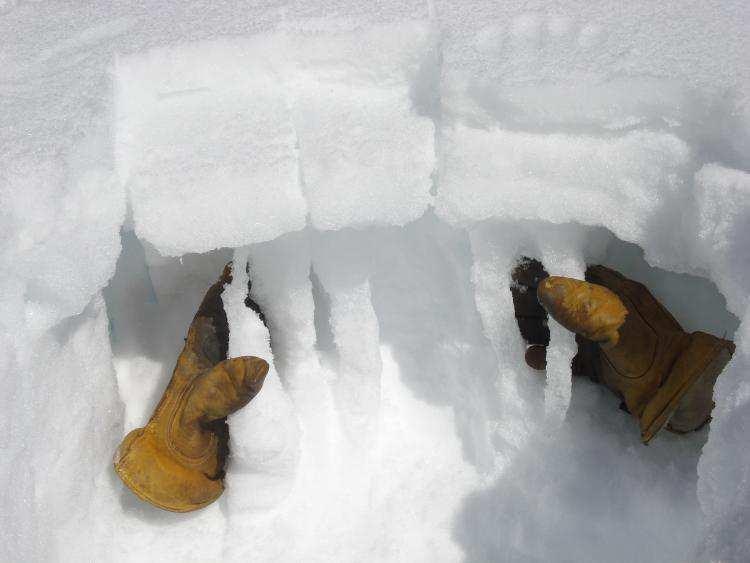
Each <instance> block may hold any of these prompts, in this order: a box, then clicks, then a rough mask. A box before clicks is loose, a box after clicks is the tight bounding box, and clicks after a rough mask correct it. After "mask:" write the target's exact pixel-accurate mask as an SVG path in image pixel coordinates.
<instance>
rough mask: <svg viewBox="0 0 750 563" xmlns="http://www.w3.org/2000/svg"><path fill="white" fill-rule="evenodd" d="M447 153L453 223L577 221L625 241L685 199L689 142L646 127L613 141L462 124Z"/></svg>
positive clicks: (445, 209) (444, 200) (445, 204)
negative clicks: (664, 208) (667, 207)
mask: <svg viewBox="0 0 750 563" xmlns="http://www.w3.org/2000/svg"><path fill="white" fill-rule="evenodd" d="M444 150H445V162H444V173H443V176H442V183H441V186H440V190H439V194H438V201H437V212H438V214H439V215H440V216H442V217H443V218H445V219H446V220H448V221H449V222H452V223H459V224H468V223H471V222H474V221H482V220H484V219H489V218H492V217H495V218H513V219H541V220H544V221H549V222H552V223H564V222H569V221H575V222H579V223H582V224H586V225H607V226H608V227H609V228H610V229H611V230H612V231H614V232H615V233H616V234H617V235H618V236H619V237H620V238H623V239H625V240H641V239H642V238H643V237H644V233H646V232H647V230H648V227H649V221H650V220H651V219H652V218H653V217H654V216H655V215H656V214H657V213H658V212H659V211H660V210H661V208H662V206H663V205H664V204H665V202H667V201H670V202H672V198H673V197H679V195H680V194H681V190H682V188H683V185H684V182H683V179H682V176H681V174H682V172H683V169H684V167H685V166H686V165H687V164H688V162H689V149H688V147H687V145H686V144H685V143H684V142H683V141H681V140H680V139H678V138H677V137H675V136H673V135H670V134H664V133H653V132H645V131H644V132H633V133H628V134H626V135H624V136H622V137H618V138H611V139H609V138H598V137H591V136H577V135H565V134H549V135H539V134H530V133H518V132H511V131H505V130H501V129H497V128H494V129H489V130H484V129H474V128H470V127H467V126H465V125H456V126H455V127H453V128H450V129H448V130H446V131H445V146H444ZM670 196H671V197H670Z"/></svg>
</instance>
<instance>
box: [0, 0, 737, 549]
mask: <svg viewBox="0 0 750 563" xmlns="http://www.w3.org/2000/svg"><path fill="white" fill-rule="evenodd" d="M749 21H750V11H749V10H748V7H747V6H746V5H745V4H743V3H741V2H708V3H706V2H693V1H690V2H672V1H669V2H663V3H661V4H660V5H659V7H658V9H656V8H655V7H654V6H653V4H652V3H649V2H630V3H621V2H614V1H610V0H607V1H605V2H599V3H589V2H583V1H575V2H572V3H565V4H564V5H563V4H562V3H559V2H557V1H556V0H548V1H542V0H531V1H524V2H521V1H518V0H512V1H510V2H504V3H502V4H500V5H498V3H497V2H494V1H491V0H471V2H447V1H444V0H430V1H428V2H411V1H410V2H398V3H397V2H389V1H385V2H378V3H374V4H373V3H371V2H360V1H354V2H342V1H339V0H320V1H316V2H309V1H306V2H301V1H297V0H282V1H279V2H268V3H262V4H257V3H256V4H255V5H253V6H249V5H248V4H244V3H219V4H214V3H211V4H210V5H209V3H206V2H202V1H200V0H191V1H189V2H171V1H167V2H158V3H156V2H146V3H138V4H134V3H124V4H123V3H120V4H117V5H101V6H100V5H95V4H91V3H86V2H78V3H69V4H66V5H65V6H62V5H57V4H56V5H54V6H52V5H46V4H44V3H22V2H15V1H11V2H4V3H3V2H0V34H2V36H3V37H4V38H6V39H5V41H4V43H3V49H1V50H0V65H1V66H2V67H3V69H4V70H3V76H2V77H0V115H2V118H0V124H1V125H2V126H0V274H1V275H0V313H1V314H0V352H2V353H0V382H2V383H1V385H2V390H3V393H2V399H0V412H2V415H0V416H1V418H0V422H2V423H3V426H4V428H5V429H6V431H5V433H4V438H3V440H2V441H1V442H0V444H1V445H2V450H3V456H2V459H1V460H0V485H1V488H0V507H1V508H2V511H1V512H0V546H2V547H1V548H0V559H2V560H4V561H6V560H7V561H49V560H60V561H80V560H87V561H89V560H90V561H143V560H154V559H158V560H161V561H220V560H225V561H240V560H247V559H253V560H258V561H358V560H361V561H461V560H466V561H550V560H555V561H618V562H619V561H665V562H667V561H675V562H676V561H693V560H695V561H737V562H741V561H746V560H748V558H750V543H748V539H747V529H748V526H750V509H749V508H748V506H750V485H748V483H750V455H749V454H747V453H745V452H746V448H745V437H746V436H747V434H748V432H750V406H749V405H748V399H749V398H750V384H749V383H748V380H747V373H748V369H749V368H750V335H749V334H748V330H750V329H748V324H750V316H749V315H750V312H749V311H748V298H747V296H748V294H750V285H749V284H748V281H747V280H748V278H749V276H748V274H749V273H750V257H749V255H748V252H747V247H748V240H749V237H750V231H749V230H748V225H750V103H749V102H750V90H749V89H748V88H749V87H750V86H749V85H750V65H748V64H747V52H748V48H749V47H750V45H748V34H747V32H746V28H747V24H748V22H749ZM521 256H533V257H536V258H538V259H540V260H542V262H543V263H544V265H545V267H546V269H547V270H548V271H549V272H550V273H553V274H557V275H572V276H577V277H581V276H582V274H583V271H584V270H585V266H586V264H588V263H592V262H594V263H603V264H606V265H609V266H611V267H615V268H617V269H618V270H620V271H621V272H623V273H624V274H625V275H628V276H630V277H633V278H635V279H638V280H640V281H642V282H644V283H646V285H648V286H649V287H650V288H651V289H652V291H653V293H654V294H655V295H656V296H657V297H658V298H659V299H660V300H661V301H662V302H663V303H665V305H667V307H668V308H669V309H670V310H671V311H672V312H673V314H674V315H675V317H676V318H677V319H678V320H679V321H680V322H681V323H682V324H683V326H684V327H685V328H686V329H687V330H706V331H708V332H711V333H713V334H716V335H719V336H722V335H726V337H727V338H733V339H734V341H735V343H736V344H737V351H736V353H735V355H734V358H733V359H732V361H731V363H730V364H729V365H728V366H727V368H726V369H725V371H724V373H723V374H722V375H721V376H720V378H719V380H718V382H717V385H716V389H715V394H714V399H715V403H716V408H715V410H714V413H713V421H712V422H711V425H710V427H709V428H706V429H703V430H701V431H700V432H697V433H695V434H692V435H689V436H676V435H671V434H668V433H663V434H661V435H660V436H659V437H658V438H657V439H655V440H654V441H653V442H652V443H651V444H650V445H649V446H648V447H645V446H642V445H641V444H640V438H639V434H638V429H637V427H636V425H635V424H634V422H633V421H632V419H631V418H630V417H629V416H628V415H627V414H626V413H624V412H622V411H620V410H619V409H618V400H617V399H616V398H615V397H614V396H612V395H611V394H610V393H609V392H608V391H607V390H606V389H604V388H602V387H600V386H597V385H595V384H593V383H592V382H589V381H583V380H572V379H571V377H570V372H569V367H568V366H569V362H570V359H571V357H572V356H573V354H574V353H575V343H574V340H573V336H572V335H571V334H570V333H568V332H566V331H564V330H563V329H562V328H561V327H559V326H558V325H556V324H555V323H553V322H551V323H550V329H551V342H550V347H549V350H548V368H547V370H546V373H545V374H540V373H538V372H534V371H533V370H531V369H530V368H528V367H527V366H526V365H525V363H524V362H523V352H524V343H523V341H522V340H521V338H520V335H519V333H518V330H517V327H516V325H515V320H514V318H513V305H512V300H511V294H510V289H509V288H510V283H511V280H510V271H511V270H512V268H513V266H514V264H515V263H516V261H517V260H518V259H519V258H520V257H521ZM230 260H233V261H234V274H235V275H234V282H233V284H232V286H231V287H230V288H228V289H227V290H226V291H225V293H224V304H225V308H226V310H227V315H228V319H229V324H230V330H231V335H230V354H231V355H239V354H255V355H259V356H261V357H264V358H265V359H267V360H268V361H269V363H270V364H271V370H270V372H269V374H268V377H267V380H266V383H265V385H264V388H263V390H262V391H261V393H260V394H259V395H258V397H257V398H256V399H255V400H254V401H253V402H251V403H250V405H248V406H247V407H246V408H245V409H243V410H242V411H240V412H238V413H237V414H235V415H233V416H232V417H231V418H230V421H229V422H230V427H231V442H230V446H231V448H232V457H231V458H230V464H229V468H228V474H227V478H226V485H227V489H226V491H225V494H224V495H223V496H222V498H221V499H220V500H219V501H218V502H217V503H215V504H213V505H211V506H209V507H207V508H205V509H203V510H201V511H199V512H196V513H192V514H183V515H178V514H171V513H166V512H162V511H159V510H157V509H155V508H153V507H151V506H149V505H146V504H144V503H142V502H140V501H139V500H138V499H137V498H135V497H134V496H133V495H132V494H131V493H130V492H129V491H128V490H127V489H126V488H125V487H124V486H123V485H122V483H121V482H120V481H119V480H118V479H117V477H116V475H115V474H114V472H113V471H112V466H111V459H112V454H113V453H114V449H115V447H116V445H117V444H118V442H119V441H120V440H121V438H122V437H123V436H124V434H125V433H126V432H128V431H129V430H130V429H132V428H136V427H138V426H141V425H143V424H144V423H145V422H146V420H147V419H148V416H149V415H150V413H151V412H152V410H153V408H154V406H155V405H156V403H157V402H158V400H159V397H160V395H161V392H162V390H163V388H164V386H165V385H166V383H167V381H168V379H169V377H170V375H171V370H172V368H173V365H174V361H175V358H176V356H177V354H178V352H179V349H180V346H181V345H182V339H183V338H184V334H185V330H186V328H187V326H188V323H189V322H190V319H191V317H192V315H193V314H194V312H195V309H196V307H197V305H198V303H199V302H200V300H201V298H202V295H203V292H204V291H205V289H206V288H207V287H208V286H209V285H210V284H211V283H213V281H214V280H215V279H216V277H217V276H218V274H219V272H220V271H221V268H222V267H223V266H224V264H226V263H227V262H229V261H230ZM246 264H247V265H248V269H247V270H245V265H246ZM248 276H249V281H251V283H252V289H251V296H252V298H253V299H254V300H255V301H256V302H257V303H258V304H259V305H260V307H261V308H262V310H263V312H264V314H265V318H266V325H264V324H263V323H262V322H261V321H260V319H259V318H258V317H257V315H255V314H254V313H253V312H252V311H251V310H250V309H248V308H246V307H245V305H244V299H245V296H246V288H247V282H248Z"/></svg>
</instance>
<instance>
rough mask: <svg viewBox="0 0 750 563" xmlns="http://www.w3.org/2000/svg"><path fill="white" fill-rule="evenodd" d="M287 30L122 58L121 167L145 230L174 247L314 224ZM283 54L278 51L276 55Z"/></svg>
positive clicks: (263, 236)
mask: <svg viewBox="0 0 750 563" xmlns="http://www.w3.org/2000/svg"><path fill="white" fill-rule="evenodd" d="M283 51H284V49H283V47H282V44H281V40H280V39H278V38H277V37H275V36H271V37H258V38H254V39H252V40H221V41H214V42H209V43H200V44H195V45H189V46H187V45H182V46H177V47H170V48H164V49H156V50H153V51H150V52H148V53H146V54H142V55H133V56H129V57H124V58H122V59H120V60H119V61H118V64H117V68H116V80H117V104H116V105H117V144H116V157H117V166H118V172H119V174H120V177H121V180H122V181H123V183H126V184H127V185H128V186H129V188H130V193H131V201H132V205H133V218H134V221H135V227H136V232H137V233H138V235H139V236H140V237H142V238H145V239H147V240H149V241H150V242H151V243H153V244H154V245H155V246H156V247H157V249H158V250H159V251H160V252H161V253H163V254H169V255H179V254H184V253H187V252H206V251H208V250H212V249H214V248H218V247H222V246H232V247H236V246H240V245H244V244H249V243H252V242H258V241H263V240H270V239H273V238H275V237H277V236H279V235H281V234H283V233H285V232H288V231H293V230H297V229H300V228H302V227H303V226H304V225H305V215H306V213H307V207H306V204H305V201H304V198H303V196H302V192H301V191H300V189H299V182H298V168H297V155H296V149H295V143H296V138H295V135H294V130H293V128H292V123H291V119H290V114H289V112H288V109H287V105H286V102H285V99H286V91H285V88H284V86H283V85H282V83H281V81H280V80H279V79H278V77H277V74H276V72H275V69H278V66H279V64H281V63H278V60H279V56H277V53H280V52H283ZM274 61H276V62H274Z"/></svg>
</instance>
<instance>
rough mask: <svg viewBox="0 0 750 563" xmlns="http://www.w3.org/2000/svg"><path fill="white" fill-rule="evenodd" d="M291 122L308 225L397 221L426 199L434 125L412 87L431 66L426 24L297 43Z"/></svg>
mask: <svg viewBox="0 0 750 563" xmlns="http://www.w3.org/2000/svg"><path fill="white" fill-rule="evenodd" d="M297 41H298V47H297V48H298V49H299V55H298V57H297V63H296V64H297V67H296V72H295V74H294V78H293V83H294V86H293V90H294V95H295V102H294V121H295V126H296V128H297V133H298V135H299V143H300V157H301V167H302V175H303V178H304V189H305V194H306V196H307V200H308V204H309V206H310V218H311V221H312V224H313V226H315V227H316V228H318V229H321V230H328V229H340V228H343V227H347V226H355V227H356V226H364V225H371V224H388V225H404V224H406V223H408V222H409V221H412V220H414V219H416V218H418V217H419V216H421V215H422V213H424V211H425V210H426V209H427V206H428V205H429V204H430V202H431V200H432V196H431V195H430V188H431V186H432V179H431V175H432V172H433V168H434V165H435V149H434V135H435V127H434V124H433V121H432V119H430V118H429V117H428V116H425V115H420V114H419V113H418V112H417V110H416V108H415V104H414V100H413V89H414V88H415V82H416V79H417V77H418V74H419V73H425V72H426V71H425V70H424V67H425V66H429V65H430V64H432V62H433V59H434V56H431V55H432V54H433V49H434V37H433V34H432V33H431V31H430V28H429V27H428V26H425V25H423V24H403V25H400V26H388V27H376V28H373V29H369V30H367V31H365V32H362V33H343V34H329V35H322V36H317V37H309V36H300V37H298V38H297Z"/></svg>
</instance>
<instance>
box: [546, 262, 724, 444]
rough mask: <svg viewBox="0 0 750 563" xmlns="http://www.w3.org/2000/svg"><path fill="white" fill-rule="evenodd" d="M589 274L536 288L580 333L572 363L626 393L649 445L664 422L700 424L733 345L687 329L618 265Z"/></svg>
mask: <svg viewBox="0 0 750 563" xmlns="http://www.w3.org/2000/svg"><path fill="white" fill-rule="evenodd" d="M586 280H587V281H581V280H575V279H571V278H563V277H558V276H552V277H549V278H546V279H545V280H543V281H542V282H540V284H539V288H538V290H537V296H538V298H539V302H540V303H541V304H542V306H543V307H544V308H545V309H546V310H547V312H548V313H549V314H550V315H551V316H552V318H554V319H555V320H556V321H557V322H559V323H560V324H561V325H563V326H564V327H566V328H568V329H569V330H571V331H573V332H575V333H576V334H578V335H579V338H577V340H578V342H579V353H578V356H577V357H576V362H574V368H576V369H577V370H578V371H579V372H584V373H588V374H589V375H590V376H592V377H593V378H595V379H597V380H598V381H600V382H601V383H603V384H604V385H606V386H607V387H609V388H610V389H612V390H613V391H614V392H615V393H616V394H617V395H618V396H620V397H621V398H622V399H623V401H624V403H625V405H626V407H627V410H628V411H629V412H630V413H631V414H632V415H633V416H634V417H635V418H636V419H637V420H638V422H639V424H640V429H641V439H642V440H643V442H644V443H647V442H649V441H650V440H651V439H652V438H653V437H654V436H655V435H656V433H657V432H658V431H659V430H660V429H661V428H662V426H664V424H665V423H667V421H669V428H670V429H671V430H674V431H676V432H690V431H692V430H696V429H698V428H700V427H701V426H703V425H704V424H705V423H706V422H707V421H708V420H709V419H710V415H711V410H712V408H713V400H712V395H713V386H714V382H715V381H716V378H717V376H718V375H719V373H721V371H722V369H723V368H724V366H725V365H726V364H727V362H728V361H729V359H730V358H731V356H732V354H733V353H734V344H733V343H732V342H731V341H729V340H723V339H721V338H717V337H715V336H711V335H710V334H706V333H704V332H693V333H692V334H688V333H686V332H685V331H684V330H682V327H680V325H679V323H678V322H677V321H676V320H675V319H674V317H672V315H671V314H670V313H669V311H667V310H666V309H665V308H664V307H663V306H662V305H661V304H660V303H659V302H658V301H657V300H656V299H655V298H654V296H653V295H651V293H650V292H649V291H648V289H646V287H645V286H643V285H642V284H640V283H637V282H635V281H633V280H629V279H628V278H626V277H624V276H623V275H621V274H619V273H618V272H615V271H614V270H611V269H609V268H605V267H604V266H591V267H589V268H588V269H587V270H586Z"/></svg>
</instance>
